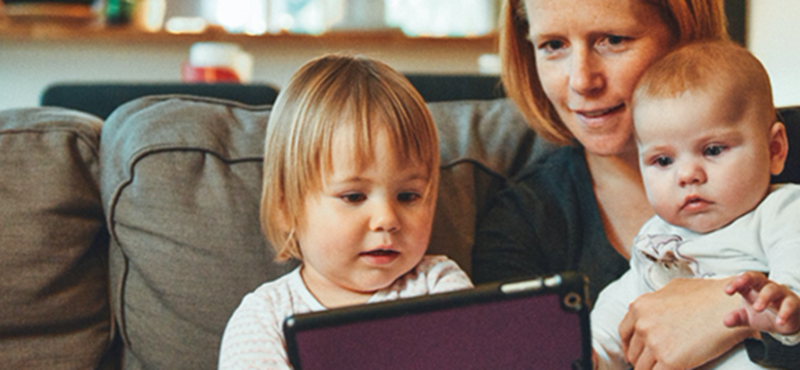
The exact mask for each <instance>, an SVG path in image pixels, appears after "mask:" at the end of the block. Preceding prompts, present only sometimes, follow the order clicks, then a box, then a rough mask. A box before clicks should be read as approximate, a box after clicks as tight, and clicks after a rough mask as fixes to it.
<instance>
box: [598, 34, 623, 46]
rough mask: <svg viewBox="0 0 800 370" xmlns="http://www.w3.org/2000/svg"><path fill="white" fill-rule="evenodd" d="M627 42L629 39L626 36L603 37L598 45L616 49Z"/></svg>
mask: <svg viewBox="0 0 800 370" xmlns="http://www.w3.org/2000/svg"><path fill="white" fill-rule="evenodd" d="M627 40H628V38H627V37H625V36H617V35H608V36H606V37H603V38H602V39H601V40H600V42H599V43H598V44H599V45H600V46H611V47H616V46H620V45H623V44H624V43H625V41H627Z"/></svg>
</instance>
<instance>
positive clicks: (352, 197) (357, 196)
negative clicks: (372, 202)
mask: <svg viewBox="0 0 800 370" xmlns="http://www.w3.org/2000/svg"><path fill="white" fill-rule="evenodd" d="M339 198H342V200H344V201H345V202H347V203H358V202H363V201H364V200H366V199H367V196H366V195H364V194H361V193H349V194H345V195H342V196H340V197H339Z"/></svg>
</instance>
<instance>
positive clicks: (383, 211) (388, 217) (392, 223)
mask: <svg viewBox="0 0 800 370" xmlns="http://www.w3.org/2000/svg"><path fill="white" fill-rule="evenodd" d="M370 229H371V230H372V231H377V232H390V233H391V232H396V231H398V230H400V219H399V218H398V217H397V211H396V210H395V205H394V204H392V202H377V203H376V204H375V205H374V209H373V214H372V218H371V219H370Z"/></svg>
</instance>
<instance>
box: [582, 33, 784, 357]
mask: <svg viewBox="0 0 800 370" xmlns="http://www.w3.org/2000/svg"><path fill="white" fill-rule="evenodd" d="M632 106H633V118H634V125H635V130H636V138H637V143H638V149H639V160H640V161H639V163H640V168H641V173H642V178H643V180H644V185H645V189H646V192H647V198H648V200H649V202H650V204H651V205H652V207H653V208H654V210H655V212H656V216H655V217H654V218H652V219H651V220H650V221H648V222H647V223H645V225H644V226H643V227H642V229H641V230H640V232H639V236H637V237H636V240H635V241H634V245H633V248H632V250H631V266H630V270H629V271H628V272H627V273H625V274H624V275H623V276H622V277H621V278H620V279H619V280H617V281H616V282H614V283H612V284H610V285H609V286H608V287H607V288H606V289H604V290H603V291H602V292H601V294H600V297H599V298H598V300H597V303H596V305H595V307H594V309H593V311H592V316H591V320H592V322H591V324H592V337H593V348H594V350H595V353H596V356H595V360H596V362H595V367H596V368H600V369H628V368H630V366H631V364H627V363H626V360H625V357H624V354H623V352H622V348H621V343H620V334H619V332H618V326H619V324H620V322H621V321H622V318H623V317H624V315H625V313H626V311H627V308H628V304H629V303H631V302H632V301H633V300H634V299H635V298H636V297H637V296H639V295H641V294H643V293H646V292H650V291H653V290H656V289H659V288H661V287H662V286H663V285H664V284H666V283H667V282H668V281H669V280H670V279H672V278H675V277H698V278H724V277H730V276H733V275H737V274H741V275H740V276H739V277H738V278H736V279H733V280H732V282H731V283H730V284H729V285H728V287H727V293H728V294H735V293H739V294H740V295H741V296H742V298H743V302H744V303H743V307H742V308H741V309H740V310H736V311H734V312H731V313H729V314H728V315H727V316H726V317H725V318H724V319H723V320H722V321H723V322H724V324H725V325H728V326H749V327H750V328H752V329H753V331H754V332H755V331H759V330H760V331H765V332H769V334H764V335H771V336H773V337H775V338H776V339H779V340H781V341H782V342H783V343H785V344H787V345H793V344H796V343H798V342H800V298H798V294H797V292H798V291H800V269H798V266H800V228H798V227H797V226H796V222H797V220H798V219H800V186H798V185H790V184H786V185H770V175H777V174H779V173H780V172H781V171H783V166H784V161H785V159H786V155H787V152H788V141H787V137H786V130H785V127H784V126H783V124H782V123H780V122H776V119H775V109H774V106H773V102H772V92H771V88H770V83H769V77H768V76H767V73H766V71H765V70H764V67H763V66H762V65H761V63H759V61H758V60H757V59H756V58H755V57H753V56H752V55H751V54H750V53H749V52H747V50H745V49H744V48H742V47H739V46H737V45H735V44H733V43H730V42H705V43H696V44H690V45H687V46H684V47H681V48H679V49H678V50H676V51H673V52H672V53H670V54H669V55H667V56H665V57H664V58H663V59H662V60H661V61H659V62H657V63H655V64H654V65H653V66H651V67H650V68H649V69H648V70H647V71H646V72H645V74H644V75H643V76H642V78H641V80H640V81H639V82H638V85H637V87H636V90H635V93H634V97H633V104H632ZM767 275H768V276H769V278H767ZM644 357H646V356H641V357H640V360H645V359H644ZM632 365H636V366H635V367H647V365H648V364H643V363H640V364H632ZM711 366H714V367H718V368H737V369H739V368H759V367H758V366H757V365H755V364H754V363H752V362H751V361H750V360H749V358H748V357H747V354H746V351H744V350H743V349H734V350H732V351H730V352H729V353H728V354H726V355H724V356H722V357H721V358H720V359H718V360H716V361H715V362H714V363H713V364H712V365H711Z"/></svg>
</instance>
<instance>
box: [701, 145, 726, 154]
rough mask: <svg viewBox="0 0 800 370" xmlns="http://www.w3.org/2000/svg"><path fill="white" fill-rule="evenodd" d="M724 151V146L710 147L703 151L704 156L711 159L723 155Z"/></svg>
mask: <svg viewBox="0 0 800 370" xmlns="http://www.w3.org/2000/svg"><path fill="white" fill-rule="evenodd" d="M724 150H725V147H724V146H722V145H710V146H708V147H707V148H705V149H703V155H706V156H709V157H715V156H718V155H720V154H722V152H723V151H724Z"/></svg>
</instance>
